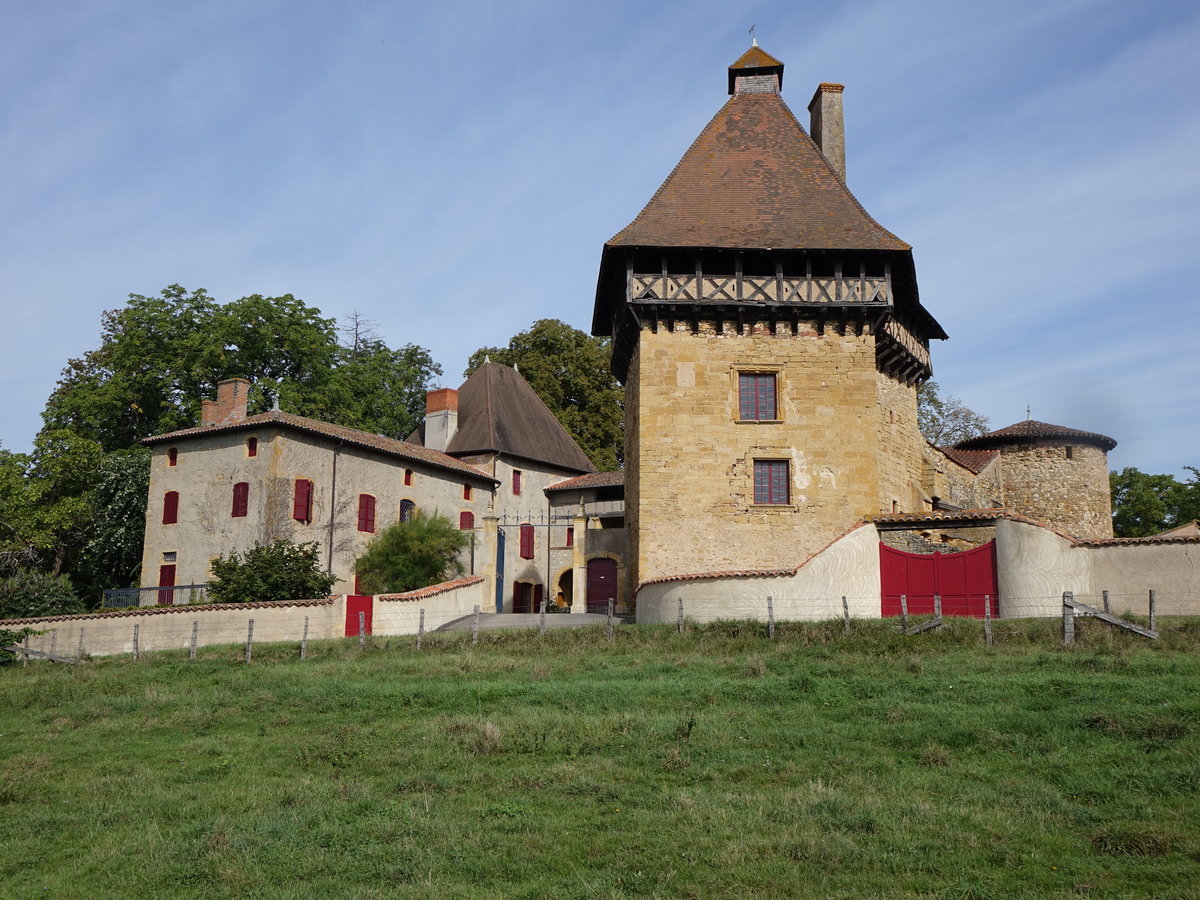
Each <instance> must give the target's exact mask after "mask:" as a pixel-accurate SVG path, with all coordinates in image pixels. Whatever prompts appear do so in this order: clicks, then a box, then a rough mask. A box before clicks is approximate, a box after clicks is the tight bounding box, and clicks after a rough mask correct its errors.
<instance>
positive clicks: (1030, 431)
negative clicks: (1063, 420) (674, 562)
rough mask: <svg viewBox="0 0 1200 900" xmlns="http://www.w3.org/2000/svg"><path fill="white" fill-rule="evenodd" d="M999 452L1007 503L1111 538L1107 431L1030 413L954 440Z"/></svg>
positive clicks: (1081, 532)
mask: <svg viewBox="0 0 1200 900" xmlns="http://www.w3.org/2000/svg"><path fill="white" fill-rule="evenodd" d="M954 446H955V447H956V448H958V449H960V450H995V451H998V452H999V454H1000V463H1001V469H1000V477H1001V479H1002V492H1003V494H1004V505H1005V506H1007V507H1008V508H1009V509H1015V510H1017V511H1018V512H1020V513H1023V514H1024V515H1027V516H1029V517H1030V518H1031V519H1036V520H1037V521H1039V522H1042V523H1044V524H1046V525H1050V526H1053V527H1054V528H1060V529H1062V530H1063V531H1066V532H1068V533H1070V534H1073V535H1076V536H1078V537H1083V538H1110V537H1112V536H1113V530H1112V493H1111V490H1110V488H1109V483H1108V451H1109V450H1111V449H1112V448H1113V447H1115V446H1117V442H1116V441H1114V440H1113V439H1112V438H1110V437H1108V436H1107V435H1103V434H1096V433H1095V432H1091V431H1079V430H1077V429H1075V428H1065V427H1063V426H1062V425H1051V424H1049V423H1047V422H1035V421H1034V420H1033V419H1027V420H1025V421H1024V422H1018V423H1017V424H1016V425H1009V426H1008V427H1007V428H1001V429H1000V430H999V431H993V432H991V433H990V434H984V435H980V436H979V437H975V438H969V439H967V440H965V441H960V442H959V443H957V444H955V445H954Z"/></svg>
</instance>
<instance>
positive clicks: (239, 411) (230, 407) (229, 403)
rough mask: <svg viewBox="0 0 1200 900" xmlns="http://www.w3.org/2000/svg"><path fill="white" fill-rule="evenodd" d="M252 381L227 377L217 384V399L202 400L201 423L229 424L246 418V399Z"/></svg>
mask: <svg viewBox="0 0 1200 900" xmlns="http://www.w3.org/2000/svg"><path fill="white" fill-rule="evenodd" d="M249 393H250V382H249V381H247V380H246V379H245V378H226V379H225V380H224V381H222V382H219V383H218V384H217V399H216V400H201V401H200V424H201V425H228V424H230V423H232V422H240V421H242V419H244V418H246V399H247V396H248V395H249Z"/></svg>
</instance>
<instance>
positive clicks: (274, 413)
mask: <svg viewBox="0 0 1200 900" xmlns="http://www.w3.org/2000/svg"><path fill="white" fill-rule="evenodd" d="M264 425H271V426H275V427H279V428H286V429H292V430H294V431H300V432H303V433H305V434H316V435H320V436H322V437H328V438H333V439H334V440H338V441H344V442H345V443H347V444H352V445H354V446H356V447H365V448H367V449H369V450H378V451H379V452H380V453H385V454H387V455H388V456H395V457H397V458H399V459H402V460H407V461H411V462H419V463H424V464H425V465H428V466H433V467H434V468H437V469H444V470H446V471H449V472H455V473H457V474H461V475H468V476H470V477H472V478H477V479H482V480H484V481H486V482H488V483H489V484H498V483H499V482H497V481H496V479H495V478H493V477H492V476H491V475H488V474H487V473H486V472H484V471H482V470H480V469H477V468H475V467H474V466H471V465H468V464H467V463H465V462H462V461H461V460H458V459H455V458H454V457H453V456H448V455H447V454H445V453H439V452H438V451H437V450H430V449H429V448H428V447H422V446H421V445H420V444H412V443H409V442H408V441H400V440H396V439H395V438H389V437H384V436H383V435H380V434H371V433H370V432H366V431H359V430H358V429H356V428H346V427H345V426H343V425H334V424H332V423H330V422H322V421H320V420H319V419H309V418H306V417H305V416H294V415H292V414H291V413H285V412H280V411H279V410H276V409H273V410H269V411H268V412H265V413H259V414H258V415H254V416H247V417H246V418H244V419H240V420H238V421H236V422H228V423H226V424H223V425H202V426H200V427H198V428H183V429H181V430H179V431H170V432H167V433H166V434H156V435H154V436H153V437H148V438H143V439H142V443H143V444H148V445H153V444H162V443H165V442H168V441H180V440H186V439H188V438H193V437H205V436H207V435H210V434H221V433H224V432H229V431H239V430H246V429H250V428H261V427H262V426H264Z"/></svg>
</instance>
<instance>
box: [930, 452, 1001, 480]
mask: <svg viewBox="0 0 1200 900" xmlns="http://www.w3.org/2000/svg"><path fill="white" fill-rule="evenodd" d="M937 449H938V450H941V451H942V453H944V454H945V455H946V456H947V457H948V458H949V459H951V460H953V461H954V462H956V463H958V464H959V465H960V466H962V467H963V468H964V469H968V470H969V471H971V472H974V473H975V474H976V475H978V474H979V473H980V472H982V471H983V470H984V469H985V468H987V466H988V463H990V462H991V461H992V460H994V459H996V457H998V456H999V455H1000V451H999V450H960V449H958V448H957V447H938V448H937Z"/></svg>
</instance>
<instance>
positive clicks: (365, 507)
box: [358, 494, 375, 534]
mask: <svg viewBox="0 0 1200 900" xmlns="http://www.w3.org/2000/svg"><path fill="white" fill-rule="evenodd" d="M358 530H359V531H365V532H368V533H369V534H374V533H375V498H374V497H372V496H371V495H370V494H359V495H358Z"/></svg>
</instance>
